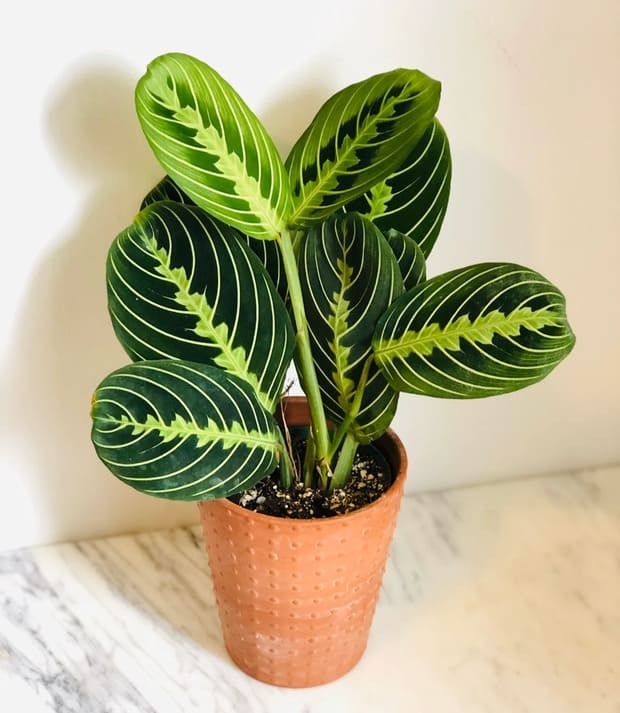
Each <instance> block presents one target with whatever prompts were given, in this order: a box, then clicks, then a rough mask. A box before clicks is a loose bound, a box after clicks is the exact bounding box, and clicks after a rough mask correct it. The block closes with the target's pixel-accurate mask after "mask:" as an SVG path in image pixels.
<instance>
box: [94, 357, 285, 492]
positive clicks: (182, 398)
mask: <svg viewBox="0 0 620 713" xmlns="http://www.w3.org/2000/svg"><path fill="white" fill-rule="evenodd" d="M91 415H92V419H93V427H92V441H93V444H94V446H95V450H96V451H97V455H98V456H99V458H100V459H101V460H102V461H103V463H104V464H105V465H106V466H107V467H108V468H109V469H110V471H111V472H112V473H113V474H114V475H115V476H117V477H118V478H119V479H120V480H121V481H123V482H124V483H126V484H127V485H130V486H131V487H132V488H135V489H136V490H139V491H141V492H143V493H147V494H149V495H155V496H158V497H161V498H170V499H173V500H210V499H215V498H224V497H227V496H228V495H232V494H233V493H237V492H240V491H242V490H245V489H246V488H250V487H252V486H253V485H255V484H256V483H257V482H258V481H259V480H261V479H262V478H264V477H265V476H267V475H269V474H270V473H271V472H272V471H273V470H274V468H275V466H276V463H277V460H278V459H279V457H280V452H279V448H280V445H279V444H280V437H279V432H278V427H277V425H276V423H275V421H274V419H273V417H272V416H271V415H270V414H269V413H268V412H267V411H266V410H265V409H264V408H263V407H262V406H261V404H260V403H259V402H258V400H257V398H256V394H255V393H254V391H253V389H252V388H251V387H250V386H249V385H248V384H247V383H246V382H244V381H242V380H241V379H238V378H237V377H235V376H232V375H230V374H227V373H226V372H224V371H222V370H221V369H218V368H216V367H213V366H208V365H205V364H197V363H193V362H185V361H179V360H155V361H143V362H138V363H136V364H131V365H129V366H125V367H123V368H122V369H118V370H117V371H115V372H113V373H112V374H110V375H109V376H108V377H106V378H105V379H104V380H103V381H102V382H101V384H99V386H98V387H97V390H96V391H95V395H94V397H93V406H92V412H91Z"/></svg>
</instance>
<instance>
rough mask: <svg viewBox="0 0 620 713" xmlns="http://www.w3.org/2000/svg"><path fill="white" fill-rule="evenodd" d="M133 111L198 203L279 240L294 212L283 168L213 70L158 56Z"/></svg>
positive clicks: (179, 57) (181, 57)
mask: <svg viewBox="0 0 620 713" xmlns="http://www.w3.org/2000/svg"><path fill="white" fill-rule="evenodd" d="M136 108H137V111H138V118H139V119H140V123H141V125H142V130H143V131H144V134H145V136H146V138H147V140H148V142H149V144H150V146H151V148H152V150H153V153H154V154H155V156H156V157H157V159H158V160H159V162H160V163H161V165H162V166H163V167H164V169H165V170H166V171H167V173H169V174H170V176H171V177H172V178H173V180H174V181H175V183H176V184H177V185H178V186H179V187H180V188H181V189H182V190H183V191H184V192H185V193H186V194H187V195H188V196H189V197H190V198H191V199H192V200H193V201H194V202H195V203H196V204H197V205H199V206H200V207H201V208H204V210H206V211H207V212H208V213H210V214H211V215H214V216H215V217H217V218H219V219H220V220H222V221H223V222H224V223H227V224H228V225H232V226H233V227H235V228H237V229H238V230H240V231H241V232H242V233H243V234H244V235H249V236H251V237H253V238H258V239H261V240H273V239H274V238H276V237H277V236H278V235H279V234H280V232H281V231H282V229H283V228H284V227H285V226H286V224H287V221H288V218H289V215H290V211H291V192H290V186H289V181H288V176H287V174H286V171H285V169H284V165H283V163H282V160H281V158H280V155H279V154H278V151H277V149H276V147H275V145H274V143H273V140H272V139H271V137H270V136H269V134H268V133H267V131H266V130H265V128H264V127H263V125H262V124H261V122H260V121H259V120H258V118H257V117H256V115H255V114H254V113H253V112H252V110H251V109H250V108H249V107H248V106H247V104H246V103H245V102H244V101H243V99H242V98H241V97H240V96H239V95H238V94H237V92H236V91H235V90H234V89H233V88H232V87H231V86H230V84H228V82H226V81H225V80H224V79H223V78H222V77H221V76H220V75H219V74H218V73H217V72H216V71H215V70H214V69H212V68H211V67H209V65H207V64H205V63H204V62H201V61H199V60H197V59H195V58H194V57H190V56H189V55H185V54H179V53H172V54H165V55H162V56H161V57H157V58H156V59H154V60H153V61H152V62H151V63H150V64H149V67H148V70H147V72H146V74H145V75H144V76H143V77H142V78H141V79H140V81H139V82H138V86H137V88H136Z"/></svg>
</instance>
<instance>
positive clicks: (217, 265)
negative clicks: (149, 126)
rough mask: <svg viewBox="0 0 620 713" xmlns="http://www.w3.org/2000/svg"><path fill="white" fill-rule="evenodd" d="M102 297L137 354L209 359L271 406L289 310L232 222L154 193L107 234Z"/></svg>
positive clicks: (283, 360) (291, 342)
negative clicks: (124, 224) (113, 234)
mask: <svg viewBox="0 0 620 713" xmlns="http://www.w3.org/2000/svg"><path fill="white" fill-rule="evenodd" d="M107 284H108V306H109V310H110V315H111V317H112V323H113V326H114V331H115V332H116V335H117V337H118V339H119V341H120V342H121V344H122V345H123V347H124V348H125V350H126V351H127V353H128V354H129V356H130V357H131V358H132V359H133V360H134V361H135V360H141V359H161V358H175V359H184V360H187V361H194V362H201V363H206V364H214V365H216V366H219V367H220V368H222V369H225V370H226V371H228V372H230V373H231V374H234V375H235V376H238V377H239V378H241V379H243V380H244V381H246V382H248V383H249V384H250V385H251V386H252V387H253V388H254V389H255V390H256V392H257V395H258V398H259V400H260V402H261V403H262V404H263V406H265V407H266V408H267V409H268V410H270V411H273V409H274V408H275V406H276V404H277V402H278V400H279V398H280V395H281V391H282V387H283V383H284V378H285V376H286V371H287V368H288V366H289V364H290V361H291V358H292V354H293V351H294V348H295V337H294V333H293V328H292V326H291V323H290V318H289V316H288V312H287V310H286V307H285V305H284V302H283V300H282V298H281V297H280V295H278V293H277V292H276V289H275V287H274V285H273V283H272V281H271V280H270V279H269V276H268V275H267V273H266V272H265V269H264V267H263V266H262V265H261V264H260V262H259V260H258V258H257V257H256V256H255V255H254V253H253V252H252V251H251V250H250V249H249V248H248V247H247V244H246V243H245V242H244V241H243V240H242V239H241V238H240V237H239V236H238V234H237V232H236V231H235V230H233V229H232V228H230V227H229V226H226V225H224V224H222V223H220V222H219V221H217V220H216V219H215V218H212V217H211V216H209V215H207V213H205V212H204V211H203V210H201V209H200V208H198V207H196V206H189V205H183V204H180V203H173V202H171V201H167V202H166V201H161V202H158V203H154V204H152V205H150V206H148V207H147V208H145V209H144V210H143V211H142V212H140V213H139V214H138V215H137V216H136V218H135V220H134V222H133V224H132V225H131V226H130V227H129V228H127V229H126V230H124V231H123V232H122V233H121V234H120V235H119V236H118V237H117V238H116V240H115V241H114V243H113V244H112V246H111V248H110V251H109V254H108V262H107Z"/></svg>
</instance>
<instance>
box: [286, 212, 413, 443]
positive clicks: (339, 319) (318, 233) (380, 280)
mask: <svg viewBox="0 0 620 713" xmlns="http://www.w3.org/2000/svg"><path fill="white" fill-rule="evenodd" d="M299 271H300V280H301V287H302V292H303V295H304V302H305V305H306V313H307V316H308V325H309V329H310V339H311V343H312V351H313V354H314V357H315V365H316V369H317V377H318V380H319V386H320V389H321V393H322V396H323V401H324V405H325V409H326V412H327V413H328V415H329V416H330V417H331V418H332V419H333V420H334V421H335V422H336V423H342V422H343V421H345V420H346V418H347V416H348V415H349V414H351V413H352V404H353V401H354V399H355V394H356V391H357V389H358V386H359V382H360V377H361V375H362V372H363V369H364V364H365V362H366V360H367V359H368V358H369V357H370V356H371V354H372V349H371V340H372V335H373V332H374V328H375V325H376V323H377V320H378V319H379V317H380V316H381V315H382V314H383V313H384V312H385V310H386V309H387V307H388V305H389V304H390V302H391V301H392V300H393V299H394V298H395V297H396V296H397V295H400V294H401V293H402V291H403V283H402V278H401V276H400V272H399V270H398V265H397V263H396V259H395V257H394V254H393V253H392V251H391V250H390V247H389V245H388V244H387V242H386V240H385V238H384V237H383V235H382V234H381V233H380V231H379V230H378V229H377V228H376V227H375V226H374V225H373V224H372V223H371V222H370V221H369V220H367V219H365V218H363V217H362V216H360V215H358V214H356V213H338V214H336V215H334V216H332V217H331V218H328V219H327V221H325V223H323V224H322V225H321V226H320V227H316V228H313V229H311V230H310V231H309V232H308V234H307V236H306V238H305V240H304V242H303V244H302V249H301V253H300V256H299ZM397 399H398V394H397V393H396V392H395V391H393V390H392V389H391V388H390V387H389V386H388V384H387V383H386V381H385V379H384V377H383V375H382V374H381V372H380V371H379V370H378V369H377V368H376V366H372V367H371V368H370V372H369V378H368V381H367V384H366V388H365V390H364V397H363V399H362V404H361V408H360V411H359V414H358V415H357V417H356V418H355V421H354V423H353V425H352V427H351V430H352V432H353V433H354V435H355V437H356V438H357V440H358V441H360V442H362V443H364V442H369V441H371V440H374V439H375V438H378V436H379V435H381V433H383V431H385V429H386V428H387V427H388V425H389V423H390V421H391V420H392V417H393V416H394V411H395V409H396V403H397Z"/></svg>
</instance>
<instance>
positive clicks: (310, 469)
mask: <svg viewBox="0 0 620 713" xmlns="http://www.w3.org/2000/svg"><path fill="white" fill-rule="evenodd" d="M315 461H316V455H315V448H314V438H313V437H312V431H311V430H310V429H308V442H307V443H306V453H305V455H304V465H303V473H304V485H305V486H306V488H312V487H313V486H314V471H315V468H314V464H315Z"/></svg>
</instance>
